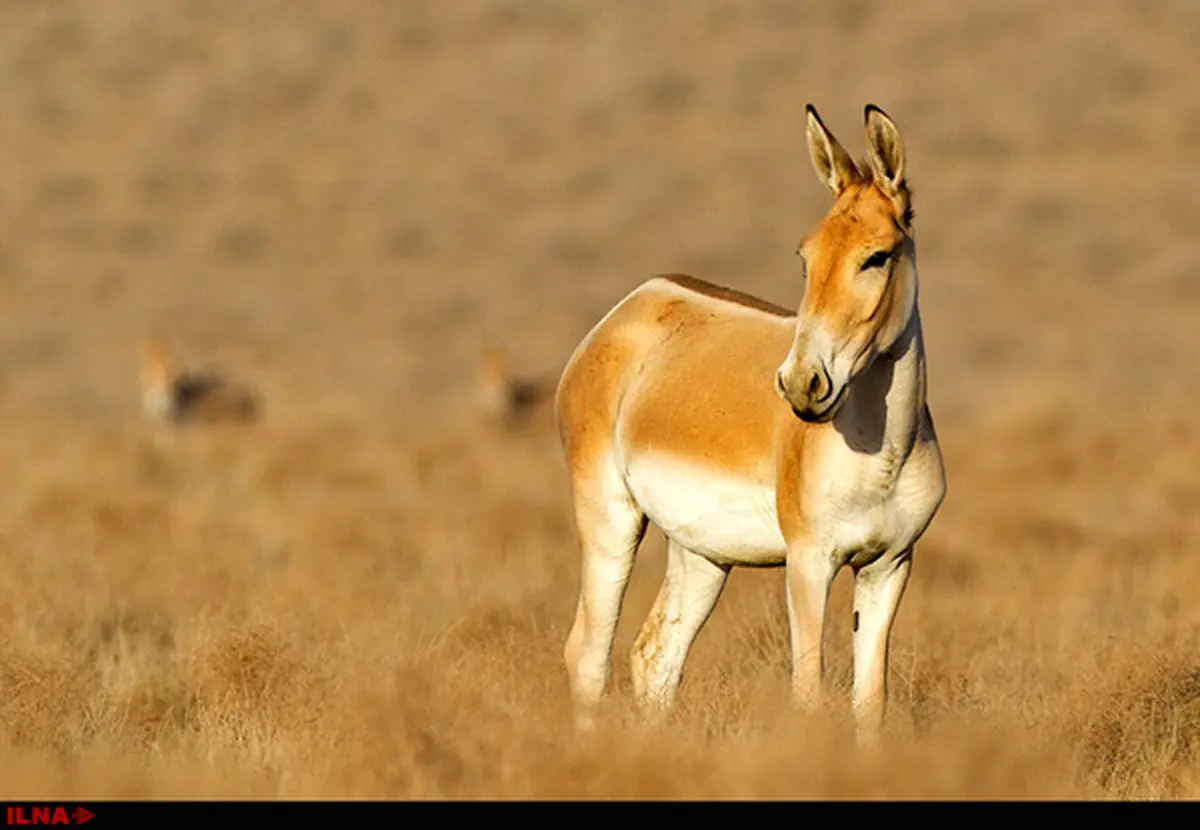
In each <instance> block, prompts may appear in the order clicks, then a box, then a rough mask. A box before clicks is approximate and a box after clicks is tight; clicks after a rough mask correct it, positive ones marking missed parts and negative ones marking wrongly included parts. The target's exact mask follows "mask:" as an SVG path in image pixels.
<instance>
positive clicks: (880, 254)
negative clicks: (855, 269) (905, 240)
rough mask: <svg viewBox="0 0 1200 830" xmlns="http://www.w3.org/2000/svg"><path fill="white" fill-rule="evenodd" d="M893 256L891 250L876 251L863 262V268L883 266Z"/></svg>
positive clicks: (865, 269) (869, 268)
mask: <svg viewBox="0 0 1200 830" xmlns="http://www.w3.org/2000/svg"><path fill="white" fill-rule="evenodd" d="M891 258H892V252H891V251H876V252H875V253H873V254H871V256H870V258H868V259H867V261H866V262H864V263H863V265H862V269H861V270H863V271H869V270H871V269H872V268H882V267H883V266H884V265H887V261H888V260H889V259H891Z"/></svg>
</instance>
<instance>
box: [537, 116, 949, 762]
mask: <svg viewBox="0 0 1200 830" xmlns="http://www.w3.org/2000/svg"><path fill="white" fill-rule="evenodd" d="M807 114H808V149H809V154H810V156H811V159H812V163H813V166H814V167H815V169H816V172H817V177H818V178H819V179H820V180H821V182H822V183H823V184H824V185H825V186H826V187H827V188H828V189H829V190H830V191H831V192H832V194H833V196H834V203H833V206H832V208H831V209H830V210H829V212H828V213H827V214H826V215H825V217H824V218H823V219H822V220H821V221H820V222H819V223H818V224H817V226H816V227H815V228H814V229H813V231H812V232H811V233H809V234H808V235H807V236H806V237H805V238H804V240H803V241H802V242H801V243H800V246H799V248H798V250H797V253H798V254H799V256H800V259H801V262H802V263H803V271H804V274H805V281H806V282H805V287H804V296H803V299H802V300H801V302H800V306H799V309H798V310H797V311H796V312H795V313H793V312H791V311H788V310H787V309H784V308H780V307H777V306H775V305H772V304H771V303H768V302H765V301H763V300H760V299H757V298H755V297H752V296H748V295H746V294H743V293H741V292H738V291H735V290H732V289H729V288H725V287H721V286H716V285H713V284H710V283H707V282H704V281H701V280H698V279H695V278H693V277H689V276H681V275H662V276H657V277H654V278H651V279H649V280H647V281H646V282H644V283H642V284H641V285H640V286H639V287H637V288H636V289H635V290H634V291H632V292H631V293H630V294H629V295H628V296H626V297H625V298H624V299H623V300H621V301H620V302H619V303H618V304H617V305H616V306H615V307H614V308H613V309H612V310H611V311H609V312H608V314H607V315H605V317H604V318H603V319H602V320H600V322H599V323H597V324H596V326H595V327H594V328H593V329H592V330H591V331H590V332H589V333H588V334H587V335H586V336H585V337H584V339H583V341H582V342H581V343H580V344H579V346H578V347H577V348H576V349H575V351H574V353H573V355H572V356H571V358H570V360H569V361H568V363H567V365H566V367H565V369H564V371H563V374H562V377H561V379H560V381H559V385H558V388H557V393H556V398H555V408H556V415H557V419H558V427H559V432H560V435H561V439H562V445H563V450H564V454H565V457H566V461H567V464H568V467H569V471H570V480H571V487H572V495H573V503H574V514H575V522H576V528H577V530H578V534H579V538H580V542H581V547H582V554H583V568H582V580H581V590H580V595H579V602H578V606H577V611H576V615H575V621H574V625H573V627H572V629H571V632H570V635H569V637H568V639H567V642H566V647H565V649H564V657H565V659H566V664H567V669H568V673H569V678H570V686H571V692H572V697H573V700H574V704H575V712H576V723H577V726H578V727H579V728H581V729H585V730H586V729H589V728H591V727H593V726H594V723H595V720H594V717H595V710H596V706H597V705H598V703H599V702H600V700H601V699H602V697H603V695H604V692H605V688H606V686H607V685H608V682H609V676H610V659H611V651H612V642H613V635H614V631H615V629H616V625H617V617H618V615H619V613H620V609H621V604H622V601H623V597H624V593H625V587H626V583H627V580H628V577H629V573H630V570H631V568H632V566H633V560H634V555H635V552H636V550H637V548H638V545H639V544H640V542H641V540H642V538H643V536H644V534H645V530H646V526H647V521H652V522H654V524H655V525H656V526H658V527H659V528H660V529H661V530H662V531H663V532H664V534H665V535H666V537H667V539H668V554H667V557H668V558H667V570H666V578H665V580H664V582H663V585H662V588H661V590H660V592H659V594H658V597H657V599H656V601H655V603H654V606H653V608H652V610H651V611H650V613H649V615H648V618H647V619H646V621H645V624H644V626H643V628H642V629H641V632H640V634H639V635H638V637H637V639H636V642H635V644H634V648H633V653H632V676H633V684H634V692H635V696H636V699H637V701H638V703H639V704H640V705H641V707H642V708H643V710H644V711H647V712H648V713H653V712H659V713H661V712H663V711H665V710H667V709H668V708H669V707H670V706H671V705H672V703H673V702H674V699H675V694H676V690H677V688H678V686H679V683H680V680H681V678H682V675H683V666H684V662H685V660H686V658H687V654H688V652H689V650H690V648H691V645H692V642H693V640H694V639H695V637H696V635H697V633H698V632H699V630H700V628H701V627H702V626H703V625H704V623H705V621H706V620H707V619H708V617H709V615H710V613H711V612H712V610H713V607H714V606H715V604H716V602H717V599H718V597H719V596H720V594H721V590H722V588H723V586H724V585H725V582H726V579H727V577H728V575H729V572H730V569H731V568H733V567H734V566H744V567H771V566H786V571H785V573H786V585H787V611H788V621H789V628H790V638H791V655H792V697H793V700H794V702H795V703H796V704H797V705H799V706H800V707H802V708H803V709H806V710H815V709H817V708H819V707H820V706H821V705H822V703H823V691H822V686H823V682H822V681H823V674H824V658H823V653H822V645H821V641H822V630H823V627H824V624H825V615H826V603H827V599H828V595H829V588H830V585H831V583H832V582H833V579H834V577H835V576H836V575H837V573H838V571H839V570H840V569H841V568H842V567H843V566H846V565H848V566H850V567H851V568H852V569H853V572H854V580H855V587H854V625H853V628H854V634H853V657H854V680H853V694H852V704H853V710H854V715H855V722H856V726H857V734H858V737H859V740H860V741H863V742H865V741H866V740H869V739H871V738H873V737H875V736H876V735H877V733H878V730H879V728H880V727H881V725H882V723H883V720H884V712H885V708H886V703H887V683H886V673H887V662H888V648H889V640H890V637H891V630H892V624H893V621H894V619H895V614H896V609H897V607H898V606H899V603H900V599H901V597H902V596H903V593H904V589H905V585H906V583H907V581H908V576H909V570H910V567H911V561H912V554H913V546H914V543H915V542H916V541H917V539H918V538H920V536H921V535H922V533H924V531H925V529H926V528H927V527H928V525H929V523H930V521H931V520H932V519H933V516H934V514H935V513H936V512H937V510H938V508H939V506H940V505H941V503H942V500H943V498H944V496H945V493H946V480H945V473H944V468H943V464H942V456H941V452H940V450H939V447H938V442H937V437H936V433H935V431H934V426H933V421H932V418H931V416H930V412H929V408H928V406H927V404H926V400H925V388H926V369H925V348H924V343H923V340H922V335H921V320H920V314H919V313H918V309H917V264H916V250H915V245H914V237H913V224H912V223H913V213H912V207H911V204H910V192H909V187H908V183H907V179H906V177H905V151H904V142H903V140H902V139H901V137H900V133H899V131H898V130H897V128H896V125H895V124H894V123H893V121H892V120H891V118H889V117H888V116H887V115H886V114H885V113H884V112H883V111H882V110H880V109H879V108H877V107H875V106H867V107H866V109H865V115H864V119H865V126H866V139H867V149H868V155H867V160H866V161H863V162H857V163H856V162H855V161H854V160H852V159H851V157H850V156H849V154H848V153H847V152H846V150H845V149H844V148H843V147H842V145H841V144H839V143H838V141H837V139H836V138H834V136H833V135H832V134H831V133H830V132H829V130H827V129H826V127H825V125H824V124H823V123H822V121H821V119H820V117H819V116H818V115H817V112H816V110H815V109H814V108H813V107H812V106H811V105H810V106H808V107H807Z"/></svg>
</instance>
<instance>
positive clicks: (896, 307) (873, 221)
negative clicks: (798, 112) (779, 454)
mask: <svg viewBox="0 0 1200 830" xmlns="http://www.w3.org/2000/svg"><path fill="white" fill-rule="evenodd" d="M865 121H866V134H867V159H866V161H865V162H858V163H856V162H855V161H854V160H853V159H852V158H851V157H850V155H849V154H848V153H847V152H846V150H845V149H844V148H843V147H842V145H841V144H839V143H838V140H837V139H836V138H834V137H833V135H832V134H831V133H830V132H829V130H827V129H826V128H825V125H824V124H823V123H822V122H821V118H820V116H818V115H817V111H816V110H815V109H814V108H813V107H812V105H809V106H808V150H809V155H810V156H811V158H812V163H813V167H814V168H815V169H816V172H817V178H819V179H820V180H821V182H822V183H823V184H824V185H825V186H826V187H827V188H829V190H830V192H831V193H832V194H833V197H834V203H833V206H832V207H831V208H830V210H829V212H828V213H827V214H826V215H825V217H824V218H823V219H822V220H821V221H820V222H819V223H818V224H817V226H816V227H815V228H814V229H813V230H812V232H811V233H809V234H808V236H806V237H805V238H804V240H803V241H802V242H801V243H800V246H799V248H798V249H797V253H798V254H799V256H800V259H801V262H802V263H803V268H804V273H805V288H804V298H803V299H802V300H801V302H800V308H799V310H798V315H797V323H796V334H795V339H794V340H793V342H792V347H791V349H790V350H789V351H788V355H787V357H786V358H785V359H784V361H783V364H782V365H781V366H780V368H779V372H778V373H777V374H776V377H775V388H776V391H777V392H778V393H779V394H780V396H782V397H783V399H784V400H785V401H787V403H788V404H790V405H791V407H792V410H793V411H794V412H795V413H796V415H797V416H798V417H799V418H801V419H802V420H804V421H807V422H811V423H818V422H825V421H829V420H832V419H833V418H834V416H836V415H837V413H838V410H839V409H840V408H841V405H842V403H843V402H844V401H845V399H846V394H847V391H848V389H849V387H850V384H851V383H852V382H853V381H854V379H855V378H856V377H857V376H858V375H859V374H861V373H862V372H863V371H864V370H865V369H866V368H867V367H868V366H870V365H871V363H872V362H873V361H874V360H875V358H876V357H877V356H879V355H880V354H884V353H886V352H888V350H889V349H891V348H892V346H894V345H895V343H896V341H897V340H898V339H899V338H900V336H901V335H902V334H903V333H904V331H905V329H906V328H907V327H908V323H909V320H910V319H911V317H912V314H913V310H914V308H915V307H916V295H917V269H916V252H915V248H914V244H913V236H912V206H911V203H910V193H909V187H908V181H907V179H906V177H905V166H904V142H903V140H902V139H901V138H900V132H899V130H897V129H896V125H895V124H894V123H893V122H892V120H891V118H889V117H888V116H887V115H886V114H885V113H884V112H883V111H882V110H880V109H879V108H878V107H875V106H873V105H869V106H867V108H866V111H865Z"/></svg>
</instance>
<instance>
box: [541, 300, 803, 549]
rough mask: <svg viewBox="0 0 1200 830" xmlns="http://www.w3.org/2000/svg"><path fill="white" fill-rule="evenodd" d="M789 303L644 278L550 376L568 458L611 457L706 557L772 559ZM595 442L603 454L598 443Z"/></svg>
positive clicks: (648, 503)
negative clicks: (779, 378)
mask: <svg viewBox="0 0 1200 830" xmlns="http://www.w3.org/2000/svg"><path fill="white" fill-rule="evenodd" d="M792 320H793V317H792V314H791V312H789V311H787V310H786V309H783V308H779V307H777V306H772V305H770V304H767V303H764V302H763V301H761V300H758V299H757V298H754V297H750V296H749V295H745V294H742V293H740V292H735V291H731V290H729V289H725V288H722V287H720V286H715V285H712V284H710V283H706V282H703V281H700V280H695V279H693V278H688V277H657V278H654V279H651V280H648V281H647V282H645V283H643V284H642V285H641V286H639V287H638V288H637V289H635V290H634V291H633V292H632V293H631V294H630V295H628V296H627V297H626V298H625V299H624V300H623V301H622V302H621V303H619V304H618V305H617V306H616V307H615V308H614V309H613V311H612V312H610V314H609V315H608V316H607V317H606V318H605V319H604V320H602V321H601V322H600V323H599V324H597V326H596V327H595V328H594V329H593V330H592V332H590V333H589V335H588V337H586V338H585V340H584V342H583V343H581V344H580V347H579V349H577V351H576V354H575V355H574V356H573V357H572V359H571V361H570V363H569V364H568V368H567V371H566V372H565V373H564V375H563V381H562V383H561V384H560V388H559V418H560V429H561V430H562V433H563V440H564V446H565V447H566V448H567V453H568V458H569V459H574V460H573V461H572V462H571V463H572V467H573V469H582V468H585V467H586V466H587V462H589V461H591V460H592V459H594V458H598V457H601V456H603V457H607V458H611V459H612V460H614V461H615V462H616V465H617V470H618V472H619V474H620V476H621V478H622V479H623V481H624V484H625V486H626V487H627V488H628V490H629V492H630V493H631V495H632V496H633V497H634V499H635V500H636V501H637V502H638V503H639V505H640V506H641V508H642V509H643V510H644V511H645V512H646V514H647V515H648V516H649V517H650V519H651V520H652V521H654V523H655V524H656V525H658V526H659V527H660V528H661V529H662V530H663V531H664V532H666V533H667V534H668V535H669V536H672V537H673V538H676V539H678V540H679V541H680V542H681V543H683V544H685V545H686V546H688V547H689V548H691V549H693V550H698V551H700V552H704V553H708V554H711V555H713V556H714V558H717V559H722V558H727V559H729V560H730V561H743V560H745V562H746V564H768V563H774V562H775V561H776V560H777V558H778V556H779V555H780V551H781V548H782V544H783V541H782V536H781V534H780V532H779V529H778V522H777V520H776V517H775V504H774V463H773V461H774V450H773V447H774V440H775V435H776V430H777V429H778V427H779V424H780V422H781V418H782V416H784V415H790V413H788V412H787V411H786V406H785V405H784V404H783V402H782V401H781V400H779V398H778V396H776V395H775V393H774V388H773V376H774V373H775V371H776V370H777V369H778V367H779V364H780V363H781V362H782V360H783V357H784V355H785V354H786V353H787V350H788V347H789V345H790V339H791V332H792ZM606 451H607V452H606Z"/></svg>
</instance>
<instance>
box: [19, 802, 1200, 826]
mask: <svg viewBox="0 0 1200 830" xmlns="http://www.w3.org/2000/svg"><path fill="white" fill-rule="evenodd" d="M1146 809H1156V810H1159V809H1184V810H1188V809H1191V810H1195V811H1196V812H1198V813H1200V803H1195V802H1192V803H1181V802H1175V803H1171V802H1158V803H1149V802H1138V803H1120V802H1111V801H1107V802H1099V801H1097V802H1069V801H1057V802H1051V801H1039V802H1032V801H1029V802H1023V801H1003V802H989V801H941V802H923V801H898V802H888V801H856V802H844V801H732V800H730V801H713V802H701V801H515V800H514V801H467V800H464V801H164V800H159V801H61V802H55V801H9V802H0V823H2V824H3V826H7V827H40V826H79V825H86V826H87V827H89V828H101V827H136V826H151V825H154V826H162V825H163V823H164V822H177V821H191V820H200V821H205V820H207V821H208V822H210V823H211V822H224V821H234V820H237V819H250V820H260V821H263V820H271V821H297V822H299V821H317V822H332V823H336V824H338V825H354V824H374V823H381V822H392V823H395V822H422V821H427V822H439V821H447V820H450V819H452V818H453V816H454V815H455V814H456V813H461V814H466V815H467V817H470V815H471V814H474V815H477V816H481V817H489V818H490V817H492V816H496V817H503V816H504V815H505V814H515V815H517V816H519V817H522V818H526V819H539V818H540V819H546V820H550V821H552V820H554V819H555V818H565V817H568V816H571V815H579V814H583V813H585V812H586V813H587V814H589V815H595V814H596V813H597V812H598V811H604V812H609V813H613V814H614V815H615V814H617V813H620V814H624V815H630V816H634V815H636V814H638V813H658V814H661V815H664V816H665V815H670V816H671V817H676V818H677V817H679V816H681V815H686V814H688V813H693V814H695V815H696V817H697V818H701V819H715V820H720V819H721V818H722V817H725V818H727V819H733V818H736V816H737V815H739V814H742V815H747V814H748V815H753V814H755V813H787V814H791V815H795V816H798V817H799V816H812V815H813V814H814V813H817V814H820V813H830V814H832V815H836V816H839V817H842V816H844V817H846V818H854V817H855V816H856V815H857V816H861V817H863V818H866V819H869V818H870V817H871V814H875V815H877V816H878V817H879V818H881V819H883V818H886V819H887V820H888V821H890V822H894V821H896V820H897V819H898V818H901V817H902V815H903V814H904V813H910V814H913V815H914V816H915V815H918V814H920V815H927V816H929V817H930V818H937V817H944V818H946V819H948V820H957V821H961V820H964V819H967V818H969V817H971V816H974V815H979V816H989V817H991V818H1011V819H1021V818H1024V817H1026V816H1028V817H1029V818H1030V819H1033V818H1036V816H1037V815H1038V814H1053V813H1061V814H1067V813H1075V814H1080V813H1095V814H1097V815H1099V814H1100V813H1101V812H1104V813H1111V812H1118V811H1122V810H1146Z"/></svg>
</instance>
